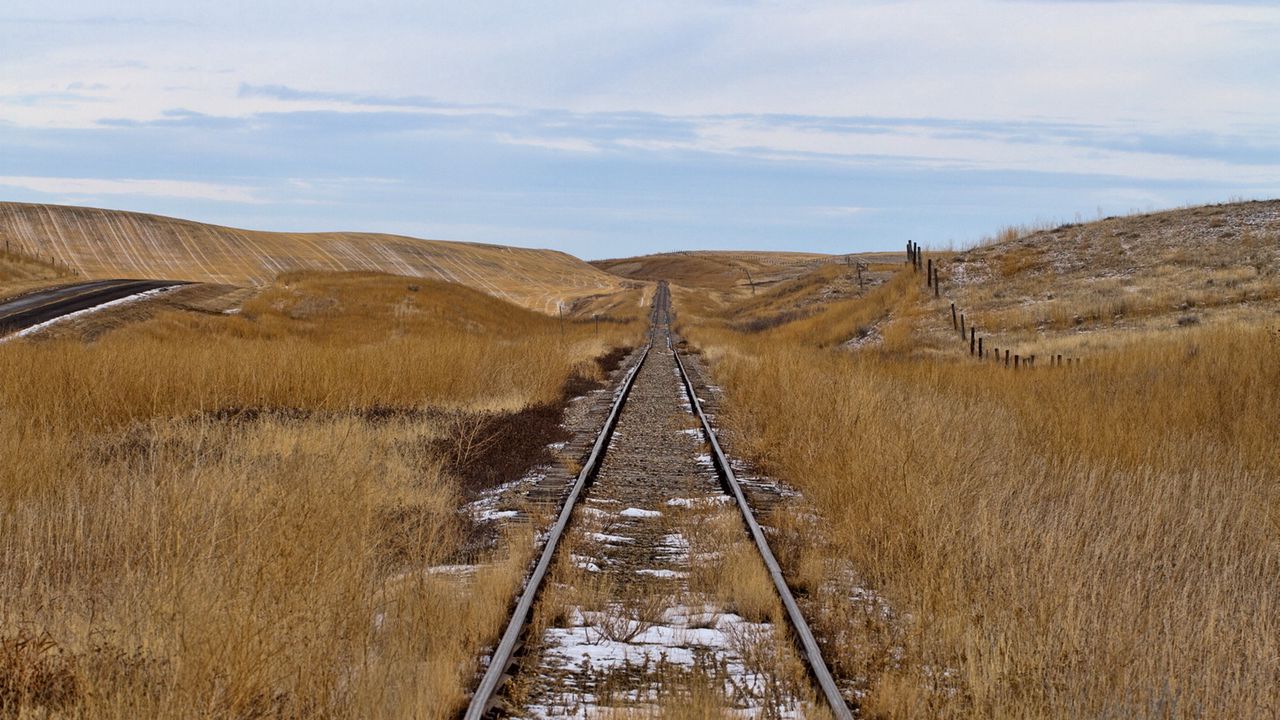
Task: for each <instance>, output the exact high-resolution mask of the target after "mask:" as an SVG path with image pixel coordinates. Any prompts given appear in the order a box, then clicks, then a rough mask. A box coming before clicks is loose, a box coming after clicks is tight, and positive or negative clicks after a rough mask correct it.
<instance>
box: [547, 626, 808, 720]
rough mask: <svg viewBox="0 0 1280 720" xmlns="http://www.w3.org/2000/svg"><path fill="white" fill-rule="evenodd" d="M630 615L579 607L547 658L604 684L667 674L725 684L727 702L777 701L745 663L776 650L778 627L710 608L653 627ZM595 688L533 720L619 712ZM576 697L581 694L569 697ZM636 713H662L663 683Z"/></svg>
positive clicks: (759, 711) (640, 693)
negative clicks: (765, 648)
mask: <svg viewBox="0 0 1280 720" xmlns="http://www.w3.org/2000/svg"><path fill="white" fill-rule="evenodd" d="M626 613H627V610H626V608H623V607H621V606H611V607H609V608H606V609H605V610H603V611H589V610H584V609H583V608H581V607H573V608H571V609H570V611H569V617H570V619H569V622H568V623H567V625H568V626H567V627H560V628H551V629H549V630H547V632H546V634H545V635H544V636H543V642H544V643H545V644H546V650H545V653H546V657H547V658H548V659H551V660H553V661H554V662H556V663H557V664H560V665H562V666H565V667H574V668H578V669H579V670H580V671H581V672H582V674H584V675H588V676H591V677H594V678H598V680H597V684H600V683H604V682H606V681H607V679H608V678H610V677H632V678H635V677H641V678H654V679H655V680H656V678H657V677H659V676H661V675H662V674H663V673H664V672H667V673H669V672H671V671H678V672H684V673H704V674H707V675H708V676H709V679H710V680H711V681H712V682H715V683H717V684H722V685H723V687H724V693H725V696H726V697H737V698H760V697H768V696H769V695H770V692H769V690H770V688H769V687H767V684H768V683H769V682H770V681H771V679H770V678H769V677H767V676H766V674H764V673H761V672H760V670H761V668H760V667H758V666H757V665H753V664H752V663H750V662H748V661H747V660H746V659H745V655H746V654H749V653H752V652H753V651H754V650H756V649H757V648H758V647H761V646H767V645H768V644H769V643H771V642H773V633H774V627H773V625H771V624H768V623H755V622H750V621H748V620H746V619H744V618H742V617H741V616H739V615H735V614H733V613H727V612H722V611H720V610H719V609H717V608H715V607H713V606H710V605H702V606H686V605H676V606H674V607H671V608H668V609H666V610H665V611H664V612H663V613H662V614H661V616H660V617H658V618H655V619H654V620H653V621H652V622H646V621H644V620H640V619H633V618H629V617H628V616H627V614H626ZM592 690H593V688H581V689H578V690H577V691H568V692H566V694H565V696H564V697H556V698H549V699H547V701H546V702H544V703H542V704H538V705H533V706H531V707H529V708H528V709H527V712H528V713H529V714H528V715H527V717H531V718H550V717H557V718H564V717H577V718H591V717H597V716H602V715H605V714H608V713H609V712H612V711H613V709H612V708H609V707H603V706H601V705H600V704H598V700H599V699H598V698H597V697H596V696H595V694H594V693H593V692H592ZM570 692H572V693H573V696H572V697H569V694H570ZM628 694H629V696H630V697H629V699H630V700H631V701H632V703H633V704H635V705H638V706H639V707H634V708H633V709H635V710H643V709H644V706H645V705H646V704H648V705H650V706H651V708H652V709H655V710H656V709H657V708H658V703H659V702H660V701H661V700H662V698H661V697H658V685H657V683H656V682H654V683H651V684H649V685H641V686H640V687H638V688H633V689H631V690H629V691H628ZM735 714H736V715H738V716H740V717H761V716H764V715H767V716H769V717H777V718H800V717H803V716H804V715H803V711H802V710H801V708H799V707H798V706H795V705H792V706H790V707H785V706H784V707H767V708H766V707H762V706H758V705H750V704H748V705H747V706H746V707H740V708H737V710H736V713H735Z"/></svg>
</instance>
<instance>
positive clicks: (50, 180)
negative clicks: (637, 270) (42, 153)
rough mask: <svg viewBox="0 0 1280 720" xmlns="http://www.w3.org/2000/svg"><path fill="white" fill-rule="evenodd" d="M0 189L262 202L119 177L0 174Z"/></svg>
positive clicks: (195, 186)
mask: <svg viewBox="0 0 1280 720" xmlns="http://www.w3.org/2000/svg"><path fill="white" fill-rule="evenodd" d="M0 186H5V187H10V188H22V189H24V190H34V191H36V192H40V193H50V194H58V195H66V196H79V195H130V196H141V197H162V198H181V199H187V200H212V201H216V202H224V203H265V202H266V200H264V199H262V198H261V197H259V196H258V195H257V194H256V193H255V191H254V189H253V188H247V187H242V186H235V185H222V184H218V183H207V182H193V181H188V180H136V179H122V178H83V177H29V176H28V177H23V176H12V175H9V176H3V175H0Z"/></svg>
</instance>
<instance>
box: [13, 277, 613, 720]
mask: <svg viewBox="0 0 1280 720" xmlns="http://www.w3.org/2000/svg"><path fill="white" fill-rule="evenodd" d="M638 328H639V325H638V324H626V323H614V324H608V325H602V327H601V331H600V332H601V334H600V335H599V336H597V335H596V334H595V330H594V328H593V327H592V326H590V325H587V324H575V323H566V324H565V325H564V326H563V328H562V326H561V324H560V323H559V322H557V321H556V320H555V319H552V318H549V317H546V316H542V315H537V314H535V313H531V312H527V311H524V310H521V309H519V308H517V307H515V306H512V305H509V304H506V303H502V302H500V301H496V300H493V299H492V298H489V297H487V296H484V295H481V294H480V293H477V292H474V291H470V290H467V289H465V288H459V287H457V286H451V285H445V284H441V283H428V282H423V281H419V280H412V279H407V278H394V277H388V276H374V275H339V276H330V275H298V276H290V277H285V278H283V279H282V280H281V281H280V282H279V283H277V284H276V285H274V286H273V287H271V288H269V289H267V290H266V291H264V292H263V293H262V294H261V295H259V296H258V297H257V298H256V299H255V300H254V301H252V302H250V303H248V304H246V305H245V307H244V308H243V310H242V312H241V313H239V314H238V315H198V314H192V313H182V312H176V311H175V312H170V313H162V314H160V315H159V316H157V317H156V318H154V319H153V320H150V321H148V322H144V323H140V324H138V325H134V326H129V327H126V328H124V329H121V330H117V331H114V332H111V333H108V334H106V335H105V336H103V337H102V338H101V339H99V340H98V341H96V342H93V343H89V344H83V343H79V342H75V341H69V340H58V341H45V342H34V341H14V342H10V343H6V344H4V345H0V375H2V376H3V377H5V378H7V379H9V381H6V382H5V383H4V384H3V385H0V717H8V716H15V715H16V716H19V717H27V716H34V717H44V716H52V717H61V716H75V717H93V718H97V717H105V718H133V717H170V718H186V717H226V718H253V717H274V718H279V717H387V718H396V717H412V718H430V717H450V716H451V715H452V714H453V713H454V712H456V709H457V708H458V707H459V706H460V704H461V703H462V702H463V701H464V700H465V693H466V691H467V689H468V687H469V686H470V685H471V684H472V682H473V680H474V671H475V663H476V660H477V657H478V654H479V650H480V648H481V647H482V646H483V645H484V644H485V643H486V642H488V641H490V640H491V638H492V637H493V636H494V635H495V634H496V633H497V632H498V631H499V630H500V628H501V622H502V620H503V618H504V615H505V612H506V609H507V604H508V602H509V600H510V598H511V597H512V594H513V593H514V591H515V590H516V589H517V588H518V586H519V583H520V580H521V578H522V575H523V571H524V568H525V567H526V565H527V556H526V553H527V552H528V550H527V548H528V547H529V546H530V545H531V543H530V541H529V538H528V537H512V538H507V539H506V540H500V541H499V542H497V543H496V545H495V546H494V547H495V549H494V550H492V551H488V552H486V553H485V554H484V555H482V556H480V557H470V556H465V555H460V553H462V552H463V551H464V546H463V543H464V540H465V538H464V536H463V533H462V527H461V523H462V521H461V519H460V517H459V515H458V509H459V505H460V504H461V503H462V502H463V501H464V499H465V498H464V497H463V494H462V492H461V490H460V489H459V487H458V483H457V482H456V480H455V479H454V478H452V477H450V476H449V475H448V472H447V471H446V470H445V468H446V467H447V466H448V460H449V457H450V447H449V444H450V443H451V442H454V441H455V440H456V438H455V437H453V435H452V434H451V433H452V432H453V429H454V425H455V424H456V423H453V422H451V421H450V420H449V418H456V416H457V414H458V413H466V414H471V415H476V414H481V415H485V414H493V413H498V412H509V411H512V410H515V409H519V408H520V407H523V406H526V405H529V404H537V403H546V402H557V401H559V399H560V398H561V393H562V392H563V388H564V386H565V383H566V381H567V380H568V379H569V377H570V376H571V375H572V374H573V373H575V372H589V371H590V370H589V369H590V368H593V367H594V364H593V363H592V358H593V357H594V356H595V355H597V354H599V353H600V352H603V350H604V349H605V348H607V347H608V346H609V345H610V344H616V343H622V342H626V341H628V340H631V339H632V338H631V337H630V335H631V334H632V333H633V331H634V330H636V329H638ZM459 559H462V560H465V561H474V562H475V563H476V567H475V568H474V569H473V570H471V571H468V572H464V573H455V572H452V571H450V570H449V569H448V568H444V569H439V568H437V569H432V568H433V567H435V566H439V565H441V564H442V563H454V562H457V561H458V560H459Z"/></svg>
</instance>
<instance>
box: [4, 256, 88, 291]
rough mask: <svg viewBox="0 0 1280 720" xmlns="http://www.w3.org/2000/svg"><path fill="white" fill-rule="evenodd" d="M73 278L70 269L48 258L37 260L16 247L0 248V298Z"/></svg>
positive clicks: (69, 280)
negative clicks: (55, 263) (6, 249)
mask: <svg viewBox="0 0 1280 720" xmlns="http://www.w3.org/2000/svg"><path fill="white" fill-rule="evenodd" d="M74 279H75V278H74V276H73V275H72V274H71V272H70V270H68V269H67V268H64V267H59V266H57V265H54V264H53V263H51V262H49V261H48V260H38V259H36V258H34V257H32V256H30V255H27V254H25V253H21V252H18V251H17V250H16V249H11V250H9V251H4V250H0V298H5V297H9V296H12V295H18V294H21V293H23V292H26V291H28V290H34V289H37V288H41V287H45V286H48V285H56V284H58V283H59V282H71V281H72V280H74Z"/></svg>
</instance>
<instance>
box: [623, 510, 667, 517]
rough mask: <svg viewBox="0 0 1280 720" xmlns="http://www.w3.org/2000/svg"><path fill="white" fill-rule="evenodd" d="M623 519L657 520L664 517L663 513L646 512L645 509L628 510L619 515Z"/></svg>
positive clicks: (655, 511)
mask: <svg viewBox="0 0 1280 720" xmlns="http://www.w3.org/2000/svg"><path fill="white" fill-rule="evenodd" d="M618 514H619V515H621V516H622V517H628V518H656V517H662V513H661V512H658V511H657V510H645V509H643V508H627V509H626V510H623V511H622V512H620V513H618Z"/></svg>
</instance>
